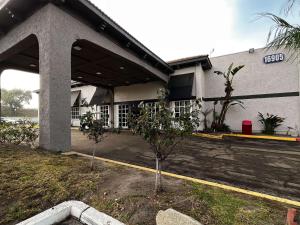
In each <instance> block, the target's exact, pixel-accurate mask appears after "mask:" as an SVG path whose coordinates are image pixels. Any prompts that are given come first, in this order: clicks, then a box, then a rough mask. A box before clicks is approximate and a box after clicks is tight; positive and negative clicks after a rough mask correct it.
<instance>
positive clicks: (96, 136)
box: [81, 112, 107, 170]
mask: <svg viewBox="0 0 300 225" xmlns="http://www.w3.org/2000/svg"><path fill="white" fill-rule="evenodd" d="M81 123H84V125H83V128H81V131H82V132H83V133H84V134H86V135H87V137H88V138H89V139H90V140H93V141H94V142H95V143H96V144H98V143H100V142H101V141H102V140H103V139H104V138H105V136H104V134H105V132H107V129H106V128H105V127H104V118H101V119H100V120H96V119H95V116H94V114H93V113H92V112H87V113H86V114H85V115H84V116H82V118H81ZM95 152H96V148H93V153H92V154H93V157H92V160H91V170H94V161H95Z"/></svg>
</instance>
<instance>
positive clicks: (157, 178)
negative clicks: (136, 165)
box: [155, 157, 162, 193]
mask: <svg viewBox="0 0 300 225" xmlns="http://www.w3.org/2000/svg"><path fill="white" fill-rule="evenodd" d="M161 162H162V161H161V159H159V158H158V157H156V176H155V193H158V192H160V191H161V190H162V176H161V168H162V167H161Z"/></svg>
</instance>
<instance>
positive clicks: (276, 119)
mask: <svg viewBox="0 0 300 225" xmlns="http://www.w3.org/2000/svg"><path fill="white" fill-rule="evenodd" d="M258 117H259V120H258V121H259V122H260V123H261V124H262V125H263V126H264V129H263V131H262V132H263V133H264V134H274V133H275V129H276V128H277V127H279V126H280V125H281V124H282V123H283V122H284V120H285V118H282V117H280V116H277V115H273V114H269V113H267V115H266V116H264V115H263V114H262V113H260V112H259V113H258Z"/></svg>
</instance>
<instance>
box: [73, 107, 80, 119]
mask: <svg viewBox="0 0 300 225" xmlns="http://www.w3.org/2000/svg"><path fill="white" fill-rule="evenodd" d="M79 117H80V114H79V107H72V109H71V119H72V120H77V119H79Z"/></svg>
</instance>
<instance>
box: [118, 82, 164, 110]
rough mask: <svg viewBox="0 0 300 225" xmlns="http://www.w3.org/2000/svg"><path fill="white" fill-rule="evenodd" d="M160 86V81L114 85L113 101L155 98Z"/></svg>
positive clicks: (161, 84)
mask: <svg viewBox="0 0 300 225" xmlns="http://www.w3.org/2000/svg"><path fill="white" fill-rule="evenodd" d="M162 87H164V86H163V83H162V82H160V81H157V82H149V83H144V84H134V85H130V86H122V87H116V88H115V90H114V91H115V93H114V94H115V97H114V102H128V101H138V100H147V99H157V95H158V90H159V89H160V88H162ZM116 112H117V111H116Z"/></svg>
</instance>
